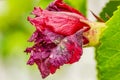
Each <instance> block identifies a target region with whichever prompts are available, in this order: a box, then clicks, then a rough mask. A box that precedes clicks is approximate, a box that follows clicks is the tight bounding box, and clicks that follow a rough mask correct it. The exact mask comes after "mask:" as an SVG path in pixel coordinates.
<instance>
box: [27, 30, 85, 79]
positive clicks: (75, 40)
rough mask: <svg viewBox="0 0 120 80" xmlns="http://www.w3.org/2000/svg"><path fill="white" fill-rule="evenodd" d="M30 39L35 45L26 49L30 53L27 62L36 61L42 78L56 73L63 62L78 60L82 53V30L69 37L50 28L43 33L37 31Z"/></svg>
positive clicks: (69, 62) (31, 63)
mask: <svg viewBox="0 0 120 80" xmlns="http://www.w3.org/2000/svg"><path fill="white" fill-rule="evenodd" d="M36 33H38V34H36ZM47 33H48V34H47ZM52 35H54V36H52ZM36 36H37V37H36ZM41 36H42V37H41ZM38 37H39V38H38ZM37 39H41V40H37ZM29 41H33V42H34V43H35V45H34V46H33V47H30V48H27V49H26V51H25V52H27V53H30V58H29V60H28V62H27V64H29V65H33V64H34V63H36V64H37V65H38V68H39V70H40V72H41V75H42V78H45V77H47V76H48V75H49V74H50V73H51V74H53V73H55V71H56V69H59V68H60V66H62V65H63V64H71V63H74V62H77V61H78V60H79V59H80V56H81V55H82V43H83V42H82V31H79V32H77V33H75V34H73V35H70V36H67V37H64V36H62V35H59V34H56V33H53V32H51V31H49V30H45V31H44V32H43V33H41V32H40V31H35V32H34V34H33V35H32V37H31V38H30V40H29ZM56 41H57V43H56Z"/></svg>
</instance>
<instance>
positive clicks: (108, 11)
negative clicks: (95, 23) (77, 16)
mask: <svg viewBox="0 0 120 80" xmlns="http://www.w3.org/2000/svg"><path fill="white" fill-rule="evenodd" d="M118 5H120V0H110V1H109V2H108V3H107V4H106V6H105V7H104V8H103V10H102V12H101V13H100V17H101V18H102V19H103V20H104V21H107V20H108V19H109V18H110V17H112V15H113V12H114V11H115V10H117V6H118Z"/></svg>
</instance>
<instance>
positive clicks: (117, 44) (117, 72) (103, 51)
mask: <svg viewBox="0 0 120 80" xmlns="http://www.w3.org/2000/svg"><path fill="white" fill-rule="evenodd" d="M106 25H107V29H106V30H105V31H104V34H103V36H102V37H101V40H100V42H101V44H100V45H99V46H98V47H97V48H96V60H97V69H98V78H99V80H120V6H119V7H118V10H117V11H115V12H114V14H113V16H112V17H111V18H110V20H108V21H107V22H106Z"/></svg>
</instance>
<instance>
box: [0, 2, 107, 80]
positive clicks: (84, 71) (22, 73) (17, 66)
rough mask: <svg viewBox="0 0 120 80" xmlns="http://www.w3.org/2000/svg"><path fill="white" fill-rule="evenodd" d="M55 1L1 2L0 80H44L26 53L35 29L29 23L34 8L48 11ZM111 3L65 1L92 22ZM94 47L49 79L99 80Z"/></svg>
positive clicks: (86, 50)
mask: <svg viewBox="0 0 120 80" xmlns="http://www.w3.org/2000/svg"><path fill="white" fill-rule="evenodd" d="M51 1H52V0H0V80H42V78H41V76H40V73H39V70H38V69H37V66H36V65H34V66H28V65H26V62H27V59H28V58H29V55H26V54H25V53H24V50H25V48H26V47H28V46H31V45H32V43H28V42H27V40H28V38H29V37H30V36H31V34H32V32H33V31H34V30H35V28H34V27H33V26H32V25H31V24H30V23H29V22H28V21H27V16H29V15H30V12H31V11H32V10H33V7H34V6H41V7H42V8H45V7H46V6H47V5H48V4H49V2H51ZM107 1H108V0H87V1H86V0H74V1H73V0H65V2H66V3H68V4H69V5H71V6H73V7H75V8H76V9H78V10H80V11H81V12H82V13H83V14H84V15H86V16H87V17H88V19H90V20H91V21H95V18H94V17H93V16H92V15H91V13H90V10H92V11H93V12H94V13H96V14H97V15H98V14H99V12H100V11H101V9H102V7H104V5H105V3H106V2H107ZM96 75H97V71H96V62H95V59H94V48H84V53H83V56H82V57H81V60H80V61H79V62H77V63H75V64H73V65H64V66H63V67H61V68H60V70H57V72H56V73H55V74H54V75H50V76H49V77H48V78H46V79H45V80H96V78H97V77H96Z"/></svg>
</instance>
